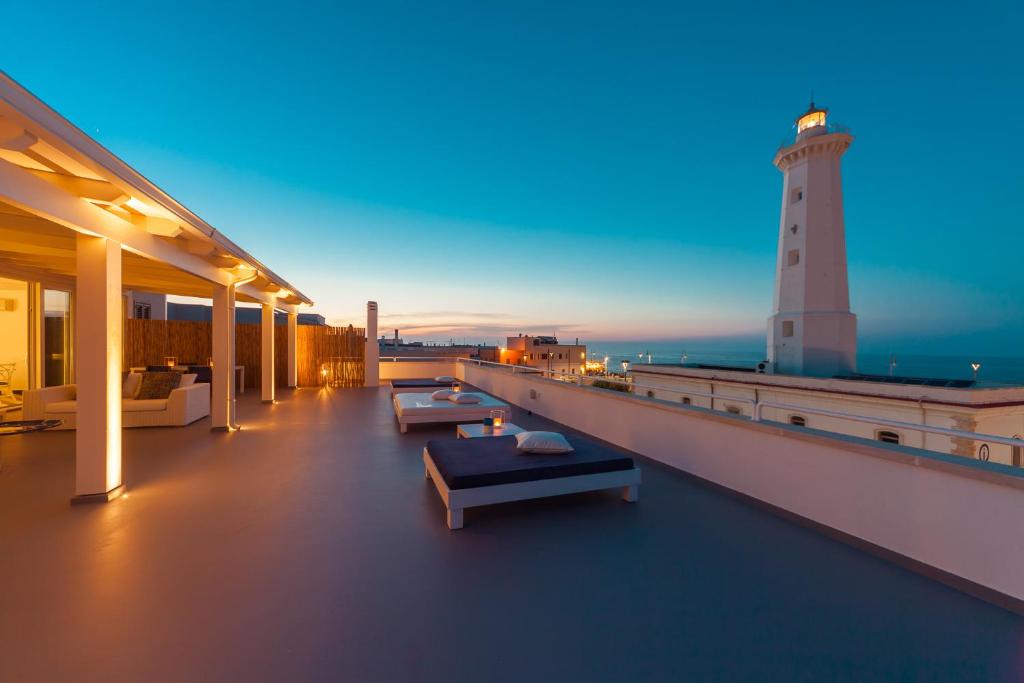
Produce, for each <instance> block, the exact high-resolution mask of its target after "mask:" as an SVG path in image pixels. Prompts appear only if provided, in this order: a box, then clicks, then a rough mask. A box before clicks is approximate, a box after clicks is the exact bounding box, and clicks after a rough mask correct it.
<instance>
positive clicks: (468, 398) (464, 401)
mask: <svg viewBox="0 0 1024 683" xmlns="http://www.w3.org/2000/svg"><path fill="white" fill-rule="evenodd" d="M448 400H449V401H451V402H452V403H458V404H459V405H468V404H471V403H479V402H480V397H479V396H477V395H476V394H464V393H462V392H461V391H453V392H452V395H451V396H449V397H448Z"/></svg>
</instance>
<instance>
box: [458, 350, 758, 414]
mask: <svg viewBox="0 0 1024 683" xmlns="http://www.w3.org/2000/svg"><path fill="white" fill-rule="evenodd" d="M459 360H461V361H463V362H467V363H473V364H474V365H479V366H483V365H494V366H497V367H500V368H512V373H513V374H515V372H516V370H515V368H517V367H522V368H529V370H530V372H531V373H533V374H541V375H552V379H554V375H559V376H561V377H564V378H566V379H570V380H573V382H571V383H574V384H578V385H580V386H585V384H584V383H585V382H590V386H592V385H593V383H594V382H613V383H615V384H623V385H626V386H628V387H639V388H641V389H658V390H661V391H671V392H673V393H676V394H683V395H686V396H691V395H692V396H700V397H702V398H710V399H711V400H712V406H713V405H714V401H715V400H716V399H717V400H721V401H733V402H737V403H745V404H747V405H749V406H750V410H751V412H753V411H754V409H755V407H756V405H757V402H756V401H755V400H754V399H752V398H746V397H744V396H728V395H726V394H715V393H709V392H706V391H696V390H694V391H690V390H689V389H687V390H686V391H680V390H678V389H675V388H673V387H666V386H664V385H660V384H643V383H641V382H637V381H635V380H633V381H630V380H627V379H619V378H618V377H613V376H608V375H581V374H573V373H568V372H562V371H560V370H548V369H546V368H534V367H530V366H525V365H523V366H517V365H512V364H510V363H494V362H492V361H486V360H480V359H477V358H460V359H459ZM598 388H600V387H598ZM711 409H712V410H715V408H711ZM719 412H726V411H719Z"/></svg>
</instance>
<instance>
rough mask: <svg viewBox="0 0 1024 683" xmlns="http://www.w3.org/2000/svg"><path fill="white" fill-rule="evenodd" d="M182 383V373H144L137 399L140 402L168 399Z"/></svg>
mask: <svg viewBox="0 0 1024 683" xmlns="http://www.w3.org/2000/svg"><path fill="white" fill-rule="evenodd" d="M180 382H181V373H180V372H174V371H173V370H171V371H169V372H144V373H142V383H141V384H140V385H139V391H138V393H136V394H135V398H136V399H137V400H139V401H146V400H149V399H152V398H167V397H168V396H170V395H171V392H172V391H174V390H175V389H177V388H178V384H179V383H180Z"/></svg>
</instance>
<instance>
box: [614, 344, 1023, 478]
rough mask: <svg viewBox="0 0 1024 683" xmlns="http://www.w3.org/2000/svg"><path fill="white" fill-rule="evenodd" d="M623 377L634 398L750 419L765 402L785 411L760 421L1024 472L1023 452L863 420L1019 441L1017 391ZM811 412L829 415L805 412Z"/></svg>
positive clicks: (889, 380) (718, 371)
mask: <svg viewBox="0 0 1024 683" xmlns="http://www.w3.org/2000/svg"><path fill="white" fill-rule="evenodd" d="M630 374H631V375H632V376H633V379H634V381H635V382H636V383H637V386H636V387H635V393H636V394H637V395H639V396H647V397H648V398H657V399H661V400H665V401H672V402H673V403H683V404H686V405H692V406H695V407H699V408H714V409H715V410H724V411H727V412H732V413H735V414H736V415H743V416H745V417H751V405H752V403H751V402H752V401H762V402H770V403H773V404H777V405H778V406H784V407H769V408H764V412H763V414H762V415H761V418H762V419H765V420H772V421H775V422H783V423H787V424H791V425H795V426H798V427H808V428H810V429H820V430H823V431H829V432H836V433H839V434H848V435H850V436H858V437H861V438H865V439H874V440H877V441H884V442H886V443H895V444H900V445H903V446H913V447H915V448H925V449H927V450H931V451H939V452H942V453H950V454H952V455H961V456H964V457H968V458H975V459H978V460H988V461H991V462H998V463H1003V464H1006V465H1015V466H1017V467H1020V466H1022V465H1024V451H1022V449H1021V448H1020V447H1012V446H1007V445H1002V444H997V443H986V442H985V440H984V439H970V438H966V437H955V436H945V435H942V434H926V433H924V432H920V431H917V430H915V429H913V428H912V427H910V426H899V427H893V426H887V425H884V424H879V423H875V422H872V421H871V419H870V418H877V419H879V420H886V421H895V422H901V423H905V424H906V425H914V424H920V425H928V426H930V427H940V428H944V429H957V430H962V431H972V432H978V433H981V434H994V435H997V436H1003V437H1009V438H1020V437H1021V435H1022V434H1024V387H1003V386H989V385H985V384H983V383H975V382H972V381H971V380H948V381H947V380H939V379H916V378H910V377H888V376H876V375H857V374H854V375H846V376H840V377H801V376H797V375H769V374H761V373H757V372H753V371H749V370H748V371H743V370H739V369H735V368H712V367H691V366H681V365H657V364H655V365H636V366H634V367H632V368H631V369H630ZM712 395H713V396H712ZM812 409H813V410H819V411H827V412H828V413H829V414H821V413H816V412H811V410H812ZM843 415H848V416H850V417H843ZM853 417H857V418H868V419H852V418H853Z"/></svg>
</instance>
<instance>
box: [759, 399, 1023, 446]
mask: <svg viewBox="0 0 1024 683" xmlns="http://www.w3.org/2000/svg"><path fill="white" fill-rule="evenodd" d="M765 408H775V409H778V410H792V411H796V412H801V413H810V414H811V415H822V416H824V417H835V418H839V419H842V420H850V421H852V422H865V423H870V424H876V425H880V426H882V427H892V428H893V429H909V430H912V431H918V432H926V433H928V434H941V435H942V436H952V437H957V438H963V439H970V440H971V441H991V442H992V443H998V444H1002V445H1005V446H1024V439H1013V438H1010V437H1006V436H998V435H996V434H983V433H981V432H968V431H965V430H962V429H949V428H947V427H934V426H932V425H925V424H918V423H916V422H902V421H900V420H889V419H886V418H884V417H870V416H868V415H857V414H854V413H844V412H842V411H839V410H825V409H824V408H809V407H807V406H796V405H791V404H788V403H776V402H775V401H758V403H757V407H756V408H755V410H754V421H755V422H760V421H761V411H762V410H764V409H765Z"/></svg>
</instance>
